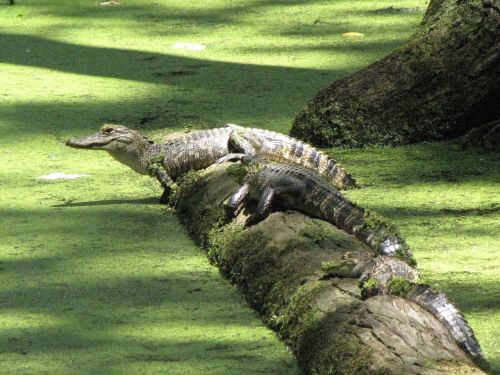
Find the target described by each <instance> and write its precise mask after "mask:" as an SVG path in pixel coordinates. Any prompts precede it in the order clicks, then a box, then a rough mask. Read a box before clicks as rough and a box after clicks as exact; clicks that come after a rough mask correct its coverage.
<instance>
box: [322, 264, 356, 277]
mask: <svg viewBox="0 0 500 375" xmlns="http://www.w3.org/2000/svg"><path fill="white" fill-rule="evenodd" d="M355 266H356V262H355V261H354V260H345V261H341V262H340V263H339V262H334V261H327V262H322V263H321V270H322V271H323V272H325V274H326V275H327V276H335V277H353V269H354V267H355Z"/></svg>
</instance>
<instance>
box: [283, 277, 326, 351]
mask: <svg viewBox="0 0 500 375" xmlns="http://www.w3.org/2000/svg"><path fill="white" fill-rule="evenodd" d="M328 287H329V284H328V283H327V282H324V281H311V282H308V283H306V284H304V285H302V286H300V287H299V288H298V289H297V290H296V292H295V293H293V295H292V296H291V298H290V299H289V300H288V301H287V303H286V307H285V308H284V309H283V310H282V311H281V312H280V314H279V316H278V317H277V318H276V326H278V327H279V336H280V337H281V338H283V339H284V340H286V342H287V343H288V344H289V345H291V346H292V349H293V350H294V351H297V350H299V348H298V346H300V345H301V343H300V340H299V339H301V340H302V339H303V337H304V333H305V332H306V331H310V330H313V329H314V328H315V327H316V326H317V325H318V324H320V317H321V316H322V314H320V313H319V311H318V310H317V309H315V308H313V305H314V304H315V301H316V300H317V298H318V296H319V295H320V294H321V293H322V292H323V291H324V290H325V289H326V288H328Z"/></svg>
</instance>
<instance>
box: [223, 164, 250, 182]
mask: <svg viewBox="0 0 500 375" xmlns="http://www.w3.org/2000/svg"><path fill="white" fill-rule="evenodd" d="M227 173H228V174H229V175H230V176H231V177H233V178H235V179H236V181H238V182H239V183H240V184H242V183H243V180H244V178H245V176H246V175H247V174H248V169H247V166H246V165H245V164H243V163H233V164H231V165H230V166H229V167H228V168H227Z"/></svg>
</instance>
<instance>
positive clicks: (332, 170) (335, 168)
mask: <svg viewBox="0 0 500 375" xmlns="http://www.w3.org/2000/svg"><path fill="white" fill-rule="evenodd" d="M250 130H251V131H252V132H253V133H254V134H257V135H258V136H260V137H264V138H265V139H266V140H267V141H268V142H269V143H270V144H272V152H271V153H270V154H269V155H266V156H267V157H268V158H269V159H271V160H273V161H276V162H278V163H285V164H297V165H301V166H303V167H306V168H309V169H312V170H314V171H316V173H318V174H320V175H321V176H322V177H323V178H325V179H326V180H327V181H328V182H329V183H330V184H332V185H334V186H336V187H337V188H339V189H350V188H355V187H357V186H358V184H357V182H356V180H355V179H354V178H353V177H352V176H351V175H350V174H349V173H347V172H346V171H345V169H343V168H342V167H341V166H340V165H339V164H338V163H337V162H336V161H335V160H333V159H331V158H330V157H329V156H327V155H326V154H324V153H322V152H321V151H318V150H317V149H315V148H314V147H312V146H310V145H308V144H307V143H304V142H302V141H299V140H298V139H295V138H292V137H289V136H287V135H284V134H280V133H276V132H272V131H270V130H264V129H256V128H252V129H250ZM271 154H272V155H271Z"/></svg>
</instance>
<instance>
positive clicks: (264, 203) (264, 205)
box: [245, 177, 305, 227]
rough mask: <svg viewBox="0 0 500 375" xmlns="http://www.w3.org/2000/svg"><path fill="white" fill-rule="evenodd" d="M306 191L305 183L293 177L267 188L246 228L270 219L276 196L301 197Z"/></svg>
mask: <svg viewBox="0 0 500 375" xmlns="http://www.w3.org/2000/svg"><path fill="white" fill-rule="evenodd" d="M304 190H305V184H304V182H303V181H301V180H298V179H295V178H293V177H290V178H288V179H287V180H286V181H283V182H282V184H276V185H274V186H272V187H271V186H268V187H266V188H265V189H264V192H263V193H262V196H261V197H260V200H259V203H258V204H257V209H256V210H255V213H254V214H252V215H250V217H249V218H248V219H247V221H246V223H245V227H248V226H250V225H255V224H257V223H258V222H260V221H262V220H264V219H265V218H266V217H268V216H269V212H270V211H271V207H272V203H273V200H274V198H275V197H276V196H281V195H282V194H285V193H294V194H297V195H300V194H302V193H303V192H304Z"/></svg>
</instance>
